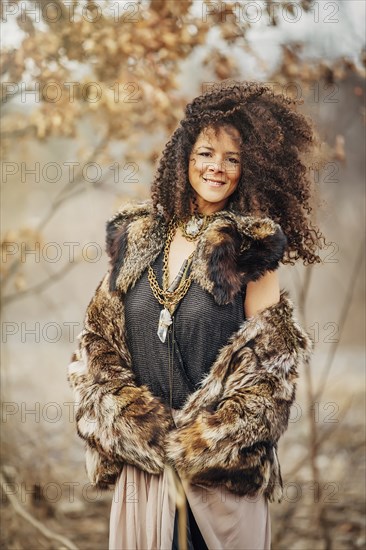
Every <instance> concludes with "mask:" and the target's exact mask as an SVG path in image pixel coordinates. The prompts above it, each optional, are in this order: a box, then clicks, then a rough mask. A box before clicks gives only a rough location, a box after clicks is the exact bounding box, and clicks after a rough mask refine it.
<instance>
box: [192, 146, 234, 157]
mask: <svg viewBox="0 0 366 550" xmlns="http://www.w3.org/2000/svg"><path fill="white" fill-rule="evenodd" d="M201 147H204V148H205V149H210V150H211V151H213V150H214V149H213V147H210V146H209V145H199V146H198V147H197V149H200V148H201ZM226 154H229V155H239V154H240V153H239V152H238V151H226Z"/></svg>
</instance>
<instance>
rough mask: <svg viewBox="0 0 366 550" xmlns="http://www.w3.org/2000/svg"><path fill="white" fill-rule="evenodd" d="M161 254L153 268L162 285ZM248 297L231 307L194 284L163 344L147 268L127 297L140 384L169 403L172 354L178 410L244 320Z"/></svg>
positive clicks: (128, 324)
mask: <svg viewBox="0 0 366 550" xmlns="http://www.w3.org/2000/svg"><path fill="white" fill-rule="evenodd" d="M163 253H164V250H162V251H161V252H160V254H159V256H158V257H157V259H156V260H155V262H154V263H153V264H152V267H153V269H154V272H155V275H156V277H157V280H158V282H159V285H160V287H162V261H163ZM244 297H245V287H244V290H243V293H240V292H239V293H238V294H237V295H236V296H235V298H234V300H233V301H232V302H231V303H230V304H227V305H223V306H220V305H218V304H217V303H216V302H215V300H214V297H213V296H212V295H211V294H210V293H209V292H207V291H206V290H204V289H203V288H202V287H201V286H200V285H199V284H198V283H196V282H195V281H192V283H191V286H190V287H189V289H188V292H187V293H186V295H185V296H184V297H183V299H182V300H181V301H180V302H179V304H178V306H177V307H176V309H175V312H174V314H173V324H172V325H171V327H170V329H171V330H170V335H169V338H167V339H166V341H165V343H162V342H161V341H160V339H159V337H158V335H157V330H158V322H159V315H160V311H161V310H162V308H163V307H164V306H162V305H161V304H160V303H159V302H158V301H157V299H156V298H155V296H154V295H153V293H152V291H151V288H150V285H149V281H148V278H147V270H145V271H144V272H143V274H142V276H141V277H140V278H139V279H138V281H137V282H136V284H135V285H134V286H133V287H131V288H130V289H129V290H128V292H127V293H126V296H125V319H126V333H127V344H128V347H129V350H130V352H131V356H132V368H133V371H134V373H135V376H136V381H137V383H138V384H139V385H140V384H145V385H147V386H148V387H149V389H150V390H151V392H152V393H153V395H155V396H156V397H160V398H161V399H162V401H164V402H165V403H167V404H168V405H170V388H169V378H170V375H169V354H170V355H171V356H172V340H173V338H174V346H173V354H174V355H173V359H174V361H172V364H173V367H172V369H173V370H172V376H171V378H172V381H171V382H172V407H173V408H174V409H180V408H182V406H183V405H184V402H185V401H186V399H187V397H188V396H189V394H191V393H192V392H194V391H195V390H196V389H197V388H198V384H199V382H200V381H201V380H202V378H203V377H204V376H205V375H206V374H207V373H208V372H209V371H210V368H211V366H212V363H213V362H214V360H215V358H216V356H217V354H218V352H219V350H220V348H221V347H223V346H224V345H225V344H226V343H227V340H228V338H229V336H230V335H231V334H232V333H234V332H236V331H237V330H238V328H239V326H240V324H241V323H242V322H243V321H244V319H245V316H244Z"/></svg>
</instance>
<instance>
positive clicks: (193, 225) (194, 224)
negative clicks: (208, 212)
mask: <svg viewBox="0 0 366 550" xmlns="http://www.w3.org/2000/svg"><path fill="white" fill-rule="evenodd" d="M202 224H203V218H197V217H196V216H192V218H190V220H189V221H188V222H187V225H186V227H185V231H186V233H187V235H190V236H191V237H195V236H196V235H197V234H198V233H199V231H200V229H201V227H202Z"/></svg>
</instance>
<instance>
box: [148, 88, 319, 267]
mask: <svg viewBox="0 0 366 550" xmlns="http://www.w3.org/2000/svg"><path fill="white" fill-rule="evenodd" d="M296 103H298V102H297V101H296V100H293V99H290V98H288V97H285V96H284V95H282V94H278V95H275V94H274V93H273V92H272V91H271V89H270V88H269V87H268V86H265V85H262V84H259V83H253V82H246V83H242V82H237V81H224V82H221V83H219V84H216V85H214V86H213V87H212V88H211V89H209V90H208V91H207V92H205V93H203V94H202V95H200V96H198V97H196V98H195V99H194V100H193V101H192V102H191V103H189V104H187V106H186V108H185V116H184V118H183V119H182V120H181V121H180V124H179V126H178V128H177V129H176V130H175V131H174V133H173V135H172V136H171V138H170V140H169V141H168V143H167V144H166V146H165V148H164V150H163V152H162V156H161V158H160V160H159V165H158V168H157V171H156V175H155V178H154V181H153V183H152V188H151V195H152V201H153V208H154V212H155V214H157V213H158V211H160V212H162V213H163V215H164V218H165V220H166V221H167V222H168V221H169V220H170V219H171V218H172V217H173V216H174V215H175V216H177V217H179V218H181V219H187V218H188V217H189V216H190V215H191V208H192V199H193V204H196V203H195V200H194V194H193V189H192V187H191V185H190V183H189V178H188V165H189V157H190V154H191V151H192V148H193V146H194V144H195V142H196V140H197V138H198V135H199V134H200V132H201V131H202V130H203V129H206V128H208V127H211V128H214V129H218V128H219V127H222V126H234V127H235V128H236V129H237V130H238V131H239V133H240V136H241V142H242V143H241V147H240V160H241V167H242V170H241V176H240V180H239V183H238V186H237V188H236V190H235V192H234V193H233V194H232V195H231V196H230V198H229V201H228V203H227V205H226V207H227V208H230V209H231V210H233V211H235V212H237V213H240V214H244V215H251V214H253V215H259V216H267V217H270V218H272V219H273V220H274V221H275V222H277V223H279V224H280V225H281V227H282V230H283V231H284V233H285V235H286V236H287V239H288V246H287V250H286V254H285V257H284V260H283V263H290V264H294V263H295V260H298V259H299V258H302V260H303V263H304V264H305V265H307V264H314V263H320V262H321V261H322V260H321V259H320V257H319V256H318V255H317V253H316V249H317V248H318V247H319V248H322V241H323V243H324V244H326V242H325V239H324V236H323V235H322V233H321V232H320V231H319V229H318V228H317V227H316V226H315V225H313V223H312V221H311V219H310V214H311V212H312V210H313V208H312V206H311V200H312V198H313V197H312V182H311V180H310V178H309V170H308V167H307V166H306V163H305V161H304V153H305V152H308V151H309V150H310V151H311V150H312V149H313V148H315V147H316V146H317V145H318V144H319V143H318V141H317V138H316V135H315V132H314V129H313V127H312V124H311V122H310V121H309V120H308V119H307V118H306V117H305V116H304V115H303V114H301V113H299V112H296V110H294V108H292V107H291V104H296Z"/></svg>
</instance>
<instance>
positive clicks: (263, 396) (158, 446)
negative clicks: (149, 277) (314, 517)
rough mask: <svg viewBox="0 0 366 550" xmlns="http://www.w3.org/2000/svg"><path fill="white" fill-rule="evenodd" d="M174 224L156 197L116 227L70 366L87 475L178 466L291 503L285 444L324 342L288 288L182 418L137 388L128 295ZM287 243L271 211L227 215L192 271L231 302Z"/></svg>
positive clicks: (222, 355)
mask: <svg viewBox="0 0 366 550" xmlns="http://www.w3.org/2000/svg"><path fill="white" fill-rule="evenodd" d="M166 231H167V226H166V224H165V222H164V220H163V218H162V217H160V216H157V217H153V216H152V207H151V203H150V202H149V201H147V202H146V203H143V204H129V205H127V206H125V207H124V208H123V209H122V210H120V211H119V212H118V213H117V214H116V215H115V216H114V217H113V218H111V219H110V220H109V221H108V223H107V252H108V254H109V256H110V269H109V271H108V273H107V274H106V275H105V277H104V278H103V280H102V281H101V283H100V284H99V286H98V288H97V290H96V292H95V294H94V296H93V298H92V300H91V301H90V303H89V305H88V308H87V311H86V316H85V323H84V328H83V331H82V332H81V334H80V335H79V347H78V349H77V350H76V351H75V353H74V354H73V357H72V362H71V364H70V365H69V368H68V381H69V383H70V386H71V387H72V388H73V391H74V398H75V406H76V427H77V432H78V435H79V436H80V437H81V438H82V439H83V440H85V442H86V471H87V474H88V477H89V479H90V481H91V482H92V483H93V484H94V485H95V486H96V487H97V488H100V489H107V488H111V487H112V486H113V485H114V483H115V482H116V480H117V477H118V475H119V474H120V472H121V469H122V468H123V465H124V464H126V463H127V464H132V465H134V466H136V467H138V468H140V469H142V470H144V471H146V472H149V473H151V474H159V473H161V472H162V471H163V469H164V467H165V465H170V466H172V467H174V468H175V469H176V470H177V472H178V473H179V475H180V476H184V477H185V478H187V479H189V480H190V481H191V482H192V483H197V484H201V485H203V486H205V487H217V486H220V485H222V484H223V485H224V486H225V487H226V488H227V489H228V490H229V491H231V492H233V493H236V494H238V495H259V494H264V495H265V496H266V497H267V498H268V499H269V500H270V501H273V500H278V501H280V500H281V498H282V487H283V483H282V478H281V470H280V464H279V461H278V456H277V444H278V440H279V438H280V436H281V435H282V434H283V433H284V432H285V430H286V429H287V426H288V421H289V415H290V407H291V404H292V403H293V401H294V399H295V390H296V382H295V381H296V378H297V377H298V368H299V366H301V364H302V363H305V362H306V361H308V360H309V357H310V355H311V352H312V348H313V343H312V341H311V339H310V337H309V335H308V334H307V333H306V332H305V331H304V329H303V328H301V326H300V325H299V323H298V322H297V320H296V318H295V316H294V311H293V309H294V308H293V304H292V302H291V300H290V298H289V295H288V292H287V291H286V290H283V289H282V290H281V292H280V300H279V302H278V303H276V304H274V305H272V306H270V307H268V308H266V309H264V310H262V311H260V312H259V313H258V314H257V315H255V316H253V317H250V318H247V319H246V320H245V321H244V322H243V323H242V325H241V326H240V327H239V329H238V331H237V332H235V333H234V334H233V335H232V336H231V337H230V339H229V340H228V342H227V343H226V345H225V346H224V347H222V348H221V349H220V351H219V353H218V355H217V357H216V359H215V361H214V363H213V364H212V367H211V369H210V371H209V373H208V374H207V375H206V376H205V378H204V379H203V380H202V381H201V383H200V386H199V389H197V390H196V391H195V392H194V393H192V394H191V395H190V396H189V397H188V399H187V400H186V403H185V404H184V406H183V408H182V409H181V410H180V411H179V414H178V419H176V421H175V423H174V422H173V420H172V417H171V414H170V411H169V408H168V406H167V405H166V404H165V403H163V402H162V401H161V400H160V399H159V398H157V397H155V396H154V395H153V394H152V393H151V391H150V390H149V388H148V387H147V386H139V385H137V384H136V382H135V379H134V373H133V371H132V368H131V365H132V361H131V355H130V352H129V349H128V345H127V342H126V330H125V325H124V295H125V293H126V292H127V291H128V289H129V288H131V287H132V286H133V285H134V284H135V282H136V281H137V280H138V278H139V277H140V276H141V275H142V273H143V271H144V270H145V269H146V268H147V266H148V265H149V264H150V263H152V262H153V261H154V260H155V259H156V258H157V256H158V255H159V253H160V251H161V249H162V248H163V246H164V244H165V238H166ZM286 244H287V239H286V237H285V235H284V234H283V232H282V230H281V227H280V226H279V225H278V224H276V223H274V222H273V221H272V220H271V219H269V218H260V217H255V216H243V215H240V214H237V213H235V212H234V211H231V210H223V211H220V212H218V213H216V214H215V216H214V220H213V221H212V222H211V223H210V224H209V225H208V226H207V228H206V229H205V230H204V232H203V233H202V234H201V235H200V237H199V238H198V244H197V249H196V257H195V262H194V264H193V265H192V275H193V278H194V280H195V281H196V282H197V283H199V284H200V285H201V286H202V287H203V288H204V289H205V290H206V291H207V292H210V293H211V294H212V295H213V297H214V299H215V300H216V302H217V303H218V304H227V303H229V302H230V301H232V299H233V297H234V296H235V294H236V293H237V292H238V291H240V290H241V289H242V288H243V286H244V285H246V284H247V283H248V282H249V281H255V280H257V279H258V278H260V277H261V276H262V275H263V274H264V273H265V271H266V270H274V269H276V268H277V267H278V266H279V263H280V261H281V259H282V258H283V254H284V251H285V248H286Z"/></svg>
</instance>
